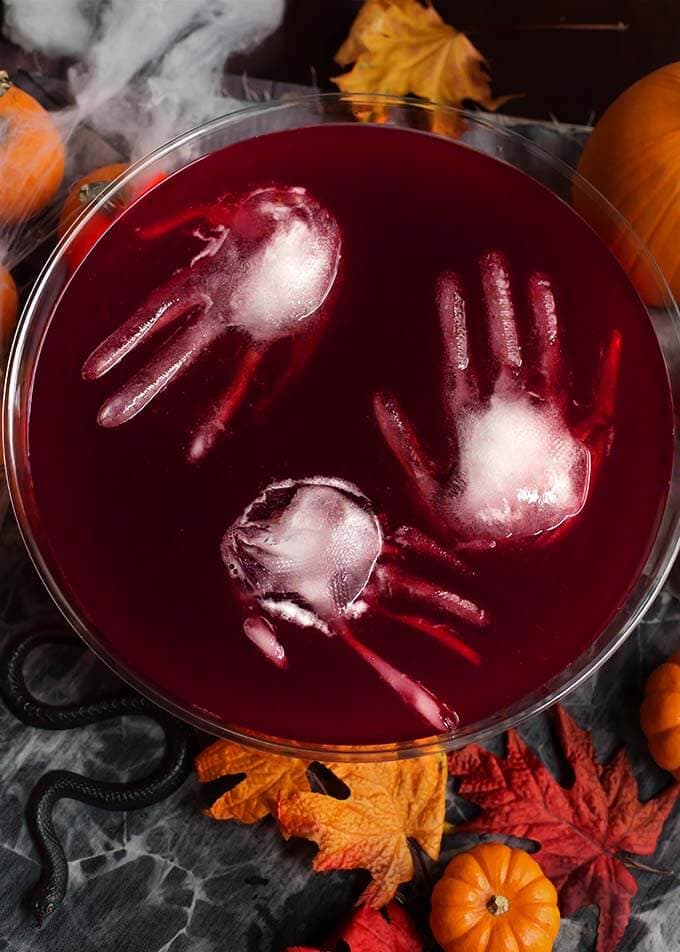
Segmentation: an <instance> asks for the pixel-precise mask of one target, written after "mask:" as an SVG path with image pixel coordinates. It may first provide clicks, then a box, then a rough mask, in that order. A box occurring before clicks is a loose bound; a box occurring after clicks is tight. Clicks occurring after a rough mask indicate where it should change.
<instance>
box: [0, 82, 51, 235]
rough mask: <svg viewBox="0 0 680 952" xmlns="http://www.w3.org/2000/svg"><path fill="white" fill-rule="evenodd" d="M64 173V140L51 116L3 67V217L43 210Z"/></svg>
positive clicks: (27, 215) (0, 166)
mask: <svg viewBox="0 0 680 952" xmlns="http://www.w3.org/2000/svg"><path fill="white" fill-rule="evenodd" d="M63 177H64V144H63V142H62V141H61V136H60V135H59V131H58V129H57V127H56V126H55V124H54V122H53V120H52V117H51V116H50V114H49V113H48V112H47V110H45V109H43V107H42V106H41V105H40V103H39V102H37V101H36V100H35V99H34V98H33V97H32V96H29V94H28V93H25V92H24V91H23V90H22V89H17V87H16V86H14V85H13V84H12V83H11V82H10V79H9V76H8V75H7V73H6V72H5V71H4V70H0V220H2V221H4V222H7V223H10V224H11V223H15V222H19V221H22V220H23V219H24V218H30V216H31V215H35V214H36V213H37V212H40V211H42V209H43V208H45V206H46V205H48V204H49V203H50V202H51V201H52V199H53V198H54V196H55V195H56V193H57V190H58V189H59V186H60V185H61V180H62V178H63Z"/></svg>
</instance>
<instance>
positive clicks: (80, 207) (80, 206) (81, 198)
mask: <svg viewBox="0 0 680 952" xmlns="http://www.w3.org/2000/svg"><path fill="white" fill-rule="evenodd" d="M127 168H128V166H127V164H126V163H125V162H114V163H112V164H111V165H100V166H99V168H97V169H93V170H92V171H91V172H88V173H87V175H83V177H82V178H79V179H78V181H77V182H74V183H73V185H71V187H70V188H69V190H68V193H67V195H66V198H65V199H64V204H63V206H62V209H61V214H60V216H59V237H60V238H61V237H62V236H63V235H64V234H65V232H66V231H67V230H68V229H69V228H70V227H71V225H72V224H73V222H74V221H75V220H76V218H77V217H78V216H79V215H80V213H81V212H82V211H84V210H85V209H86V208H87V206H88V205H89V204H90V202H93V201H94V200H95V198H97V196H98V195H100V194H101V193H102V192H103V191H104V189H105V188H106V187H107V185H110V184H111V182H113V180H114V179H116V178H118V176H119V175H122V174H123V172H124V171H125V170H126V169H127Z"/></svg>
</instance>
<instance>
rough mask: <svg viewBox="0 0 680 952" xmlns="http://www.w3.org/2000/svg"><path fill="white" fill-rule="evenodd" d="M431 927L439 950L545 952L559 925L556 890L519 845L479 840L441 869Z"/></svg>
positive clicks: (435, 888)
mask: <svg viewBox="0 0 680 952" xmlns="http://www.w3.org/2000/svg"><path fill="white" fill-rule="evenodd" d="M430 926H431V928H432V933H433V935H434V937H435V939H436V940H437V942H438V943H439V944H440V945H441V946H442V948H443V949H444V952H487V950H488V952H506V950H507V952H510V950H512V952H549V950H550V949H552V947H553V943H554V941H555V937H556V936H557V933H558V931H559V928H560V913H559V910H558V908H557V893H556V891H555V887H554V886H553V884H552V883H551V882H550V880H549V879H547V878H546V877H545V876H544V874H543V871H542V870H541V867H540V866H539V865H538V863H537V862H536V861H535V860H533V859H532V858H531V856H529V854H528V853H525V852H524V850H518V849H511V848H510V847H509V846H505V845H504V844H503V843H481V844H480V845H479V846H475V847H474V849H471V850H469V851H468V852H466V853H459V854H458V855H457V856H454V857H453V859H452V860H451V862H450V863H449V864H448V866H447V867H446V869H445V870H444V875H443V876H442V878H441V879H440V880H439V882H438V883H437V885H436V886H435V887H434V891H433V893H432V911H431V913H430Z"/></svg>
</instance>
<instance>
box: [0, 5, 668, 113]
mask: <svg viewBox="0 0 680 952" xmlns="http://www.w3.org/2000/svg"><path fill="white" fill-rule="evenodd" d="M44 2H46V3H50V2H53V3H59V0H44ZM140 2H145V0H140ZM187 2H191V0H187ZM241 2H244V3H247V2H248V0H241ZM434 5H435V7H436V8H437V10H438V11H439V13H440V14H441V15H442V17H443V18H444V19H445V20H446V21H447V22H448V23H451V24H452V25H454V26H456V27H457V28H458V29H460V30H463V31H464V32H466V33H467V34H468V35H469V36H470V39H471V40H472V41H473V43H474V44H475V45H476V46H477V47H478V49H479V50H480V51H481V52H482V53H483V54H484V56H486V58H487V60H488V62H489V65H490V67H491V70H492V73H493V80H494V93H495V94H496V95H503V94H509V93H517V94H519V95H518V98H517V99H515V100H513V101H512V102H510V103H508V104H506V105H505V106H504V107H503V111H504V112H507V113H509V114H511V115H518V116H528V117H531V118H538V119H552V118H554V119H558V120H559V121H561V122H574V123H584V124H589V123H591V122H593V121H594V119H595V118H597V117H598V116H599V115H600V114H601V113H602V112H603V110H604V109H606V107H607V106H608V105H609V103H610V102H612V100H613V99H614V98H615V97H616V96H617V95H618V94H619V93H620V92H622V91H623V90H624V89H626V88H627V87H628V86H629V85H630V84H631V83H633V82H634V81H635V80H637V79H639V78H640V77H641V76H644V75H645V74H646V73H648V72H650V71H651V70H653V69H657V68H658V67H659V66H663V65H664V64H666V63H671V62H673V61H675V60H678V59H680V0H570V2H566V0H503V2H498V0H435V3H434ZM2 6H3V5H2V0H0V13H1V11H2ZM360 6H361V0H288V3H287V7H286V14H285V17H284V21H283V24H282V26H281V28H280V29H279V30H277V31H276V33H274V34H273V35H272V36H271V37H269V39H267V40H266V41H265V42H264V43H263V44H262V45H261V46H260V47H258V48H257V49H256V50H254V51H253V52H251V53H250V54H248V55H239V56H232V57H231V59H230V60H229V61H228V63H227V64H226V68H227V70H228V71H229V72H234V73H242V72H245V73H247V74H248V75H249V76H251V77H257V78H262V79H270V80H276V81H280V82H289V83H301V84H304V85H313V84H315V83H316V84H318V85H319V86H320V87H322V88H334V87H333V86H332V84H331V82H330V78H331V77H332V76H335V75H337V74H338V73H339V72H341V70H340V69H339V67H338V66H337V65H336V64H335V63H334V62H333V57H334V55H335V53H336V51H337V49H338V47H339V46H340V44H341V43H342V41H343V40H344V39H345V37H346V36H347V33H348V32H349V29H350V26H351V23H352V20H353V19H354V16H355V15H356V12H357V10H358V9H359V7H360ZM152 23H153V17H150V24H152ZM0 60H1V61H2V62H0V67H2V68H4V69H7V70H9V72H10V73H12V72H13V71H14V70H15V69H16V68H18V67H20V66H23V67H24V68H25V69H27V70H28V71H29V72H33V73H34V74H35V72H36V71H40V70H41V68H42V69H44V71H45V72H46V73H48V74H51V75H54V74H55V72H57V73H58V72H59V71H60V70H62V71H63V69H64V68H65V66H66V65H67V64H66V63H61V64H55V63H53V62H52V63H46V62H42V63H41V58H40V57H36V56H27V55H25V54H23V53H22V52H21V51H20V50H17V49H16V48H15V47H12V45H11V44H10V43H8V42H7V41H3V40H2V39H1V38H0Z"/></svg>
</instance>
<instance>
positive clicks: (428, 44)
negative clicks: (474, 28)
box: [333, 0, 507, 132]
mask: <svg viewBox="0 0 680 952" xmlns="http://www.w3.org/2000/svg"><path fill="white" fill-rule="evenodd" d="M336 60H337V62H338V63H340V65H341V66H346V65H349V63H351V62H354V67H353V68H352V69H351V70H350V72H348V73H344V74H343V75H342V76H337V77H335V78H334V80H333V82H334V83H336V85H337V86H339V88H340V89H341V90H343V92H348V93H387V94H390V95H394V96H404V95H406V94H407V93H413V94H414V95H416V96H420V97H422V98H423V99H429V100H432V101H434V102H440V103H447V104H449V105H453V106H459V105H460V104H461V103H462V102H463V100H465V99H471V100H473V101H474V102H477V103H480V105H483V106H485V107H486V108H487V109H496V108H498V106H499V105H501V103H502V102H504V101H505V99H506V98H507V97H504V98H503V99H494V98H492V96H491V80H490V77H489V73H488V70H487V68H486V61H485V59H484V57H483V56H482V54H481V53H480V52H479V50H478V49H477V48H476V47H475V46H473V44H472V43H471V42H470V40H469V39H468V38H467V37H466V36H465V34H463V33H460V32H459V31H458V30H456V29H455V28H454V27H452V26H450V25H449V24H447V23H445V22H444V21H443V20H442V18H441V17H440V16H439V14H438V13H437V11H436V10H435V9H434V8H433V7H432V6H431V4H429V3H428V4H427V6H423V5H422V4H421V3H419V2H418V0H366V2H365V3H364V6H363V7H362V8H361V10H360V11H359V14H358V16H357V17H356V19H355V21H354V24H353V25H352V29H351V31H350V34H349V36H348V38H347V40H346V41H345V42H344V43H343V45H342V46H341V47H340V49H339V50H338V53H337V55H336ZM378 111H379V110H378ZM374 113H375V110H374ZM362 117H363V118H366V115H365V112H364V113H362ZM370 118H372V119H375V118H376V115H375V114H374V115H372V116H370ZM377 118H380V117H379V116H377ZM432 125H433V127H434V128H437V127H439V131H445V132H449V131H454V129H453V127H452V120H451V117H450V115H444V111H443V110H439V115H437V114H436V113H435V114H434V115H433V118H432ZM453 125H454V126H455V125H456V123H453Z"/></svg>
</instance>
